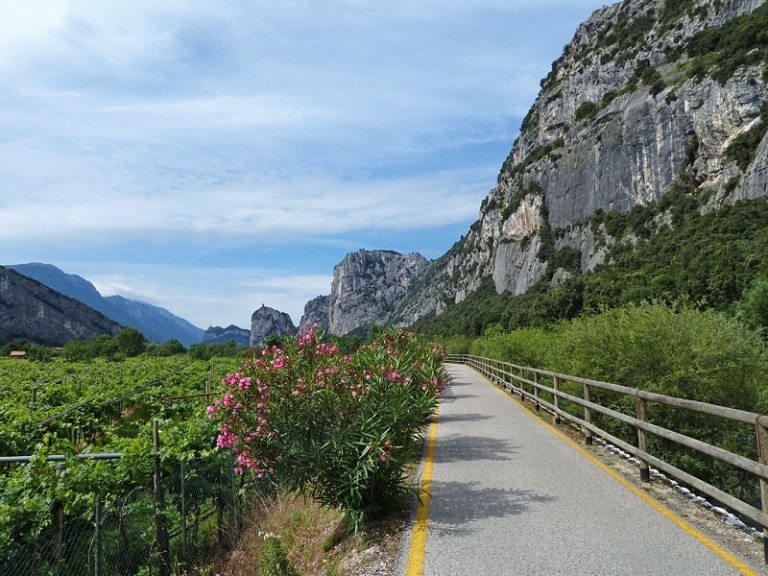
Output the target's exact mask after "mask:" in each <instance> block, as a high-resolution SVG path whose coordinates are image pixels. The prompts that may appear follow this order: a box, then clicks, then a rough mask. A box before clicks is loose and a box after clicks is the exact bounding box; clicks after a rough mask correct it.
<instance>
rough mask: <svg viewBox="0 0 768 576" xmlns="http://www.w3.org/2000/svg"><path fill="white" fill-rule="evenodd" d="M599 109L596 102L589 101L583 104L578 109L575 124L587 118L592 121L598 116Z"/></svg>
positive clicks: (574, 118)
mask: <svg viewBox="0 0 768 576" xmlns="http://www.w3.org/2000/svg"><path fill="white" fill-rule="evenodd" d="M598 110H599V108H598V107H597V104H595V103H594V102H590V101H589V100H587V101H586V102H582V103H581V105H580V106H579V107H578V108H576V114H575V115H574V117H573V120H574V122H579V121H581V120H584V119H585V118H588V119H590V120H591V119H592V118H594V117H595V116H596V115H597V112H598Z"/></svg>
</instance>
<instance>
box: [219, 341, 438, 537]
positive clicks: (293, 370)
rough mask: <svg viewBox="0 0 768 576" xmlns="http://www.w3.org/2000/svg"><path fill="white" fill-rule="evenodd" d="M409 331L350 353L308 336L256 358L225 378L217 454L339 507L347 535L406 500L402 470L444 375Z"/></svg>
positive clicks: (239, 467) (240, 470) (243, 468)
mask: <svg viewBox="0 0 768 576" xmlns="http://www.w3.org/2000/svg"><path fill="white" fill-rule="evenodd" d="M441 360H442V358H441V356H440V354H438V351H437V350H436V349H433V348H431V347H430V346H429V345H428V344H427V343H426V340H423V339H422V338H420V337H417V336H416V335H414V334H413V333H411V332H407V331H403V330H400V331H394V330H389V331H387V332H385V333H384V334H383V335H382V336H381V337H380V338H379V339H378V340H377V341H375V342H373V343H372V344H370V345H368V346H364V347H361V348H360V349H359V350H358V351H357V352H356V353H355V355H354V356H348V355H347V356H342V355H341V353H340V352H339V350H338V348H337V347H336V346H335V345H333V344H331V343H327V342H321V341H320V335H319V334H318V333H316V332H314V331H312V330H310V331H308V332H307V333H305V334H303V335H301V336H300V337H299V338H298V339H294V338H286V339H285V340H284V342H283V345H282V347H278V346H268V347H265V348H264V349H263V350H261V351H260V352H258V353H255V354H254V355H253V356H252V358H251V359H250V360H248V361H247V362H246V363H245V364H244V365H243V367H242V370H241V372H238V373H233V374H229V375H228V376H227V377H226V378H225V379H224V380H223V383H224V384H225V385H226V386H227V387H228V389H229V390H228V392H227V393H226V394H225V395H224V397H223V398H222V399H221V400H219V401H217V402H216V403H214V405H212V406H209V407H208V413H209V415H210V416H212V417H213V416H214V415H217V414H218V415H220V416H221V430H220V433H219V436H218V439H217V444H218V446H219V448H232V450H233V451H234V453H235V454H236V455H237V465H236V467H235V471H236V472H238V473H241V474H242V473H245V472H246V471H247V470H250V471H251V472H252V473H253V474H256V475H257V476H258V477H260V478H270V479H272V480H274V481H275V482H278V483H280V484H282V485H284V486H285V487H286V488H288V489H289V490H292V491H296V492H300V493H302V494H305V495H310V496H312V497H313V498H314V499H315V500H317V501H318V502H319V503H321V504H323V505H326V506H330V507H334V508H339V509H341V510H343V511H344V512H345V513H346V514H347V515H348V517H349V520H350V521H351V522H352V523H353V524H354V526H355V528H356V529H357V527H358V526H359V525H360V523H361V522H363V521H365V520H366V519H367V518H369V517H372V516H376V515H379V514H381V513H383V512H386V510H387V509H388V507H389V506H390V505H391V504H392V503H393V502H395V501H397V500H398V499H399V498H400V497H402V496H403V495H405V494H406V493H407V483H406V478H405V472H404V469H405V466H406V465H407V464H408V463H409V462H410V461H411V460H412V459H413V458H414V457H415V456H416V455H417V452H418V448H419V442H418V434H419V432H420V431H421V430H422V429H423V427H424V426H425V425H426V424H427V422H428V420H429V418H430V416H431V415H432V413H433V411H434V410H435V408H436V406H437V395H438V393H439V392H440V391H441V390H442V388H443V387H444V386H445V384H446V381H447V376H446V374H445V372H444V370H443V368H442V363H441Z"/></svg>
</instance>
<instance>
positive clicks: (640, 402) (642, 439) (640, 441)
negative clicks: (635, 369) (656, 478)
mask: <svg viewBox="0 0 768 576" xmlns="http://www.w3.org/2000/svg"><path fill="white" fill-rule="evenodd" d="M636 406H637V419H638V420H641V421H643V422H645V421H646V419H647V417H648V414H647V407H646V404H645V399H643V398H640V397H639V396H638V397H637V398H636ZM637 447H638V448H639V449H640V450H642V451H643V452H647V451H648V437H647V436H646V433H645V430H643V429H641V428H639V427H638V428H637ZM640 481H641V482H650V481H651V474H650V471H649V469H648V462H646V461H645V460H642V459H641V460H640Z"/></svg>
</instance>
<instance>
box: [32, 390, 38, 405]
mask: <svg viewBox="0 0 768 576" xmlns="http://www.w3.org/2000/svg"><path fill="white" fill-rule="evenodd" d="M36 404H37V384H33V385H32V407H33V408H34V407H35V405H36Z"/></svg>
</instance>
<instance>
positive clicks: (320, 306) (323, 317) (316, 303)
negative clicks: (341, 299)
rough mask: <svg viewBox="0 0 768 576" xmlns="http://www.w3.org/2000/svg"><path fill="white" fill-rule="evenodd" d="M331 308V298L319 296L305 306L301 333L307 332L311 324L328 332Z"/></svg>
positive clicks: (300, 324) (300, 326)
mask: <svg viewBox="0 0 768 576" xmlns="http://www.w3.org/2000/svg"><path fill="white" fill-rule="evenodd" d="M330 306H331V297H330V296H318V297H317V298H313V299H312V300H310V301H309V302H307V303H306V305H305V306H304V314H303V315H302V317H301V321H300V322H299V332H305V331H306V330H307V326H309V325H310V324H314V325H315V326H317V327H318V328H319V329H320V330H322V331H323V332H328V319H329V318H328V316H329V314H330V311H331V308H330Z"/></svg>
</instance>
